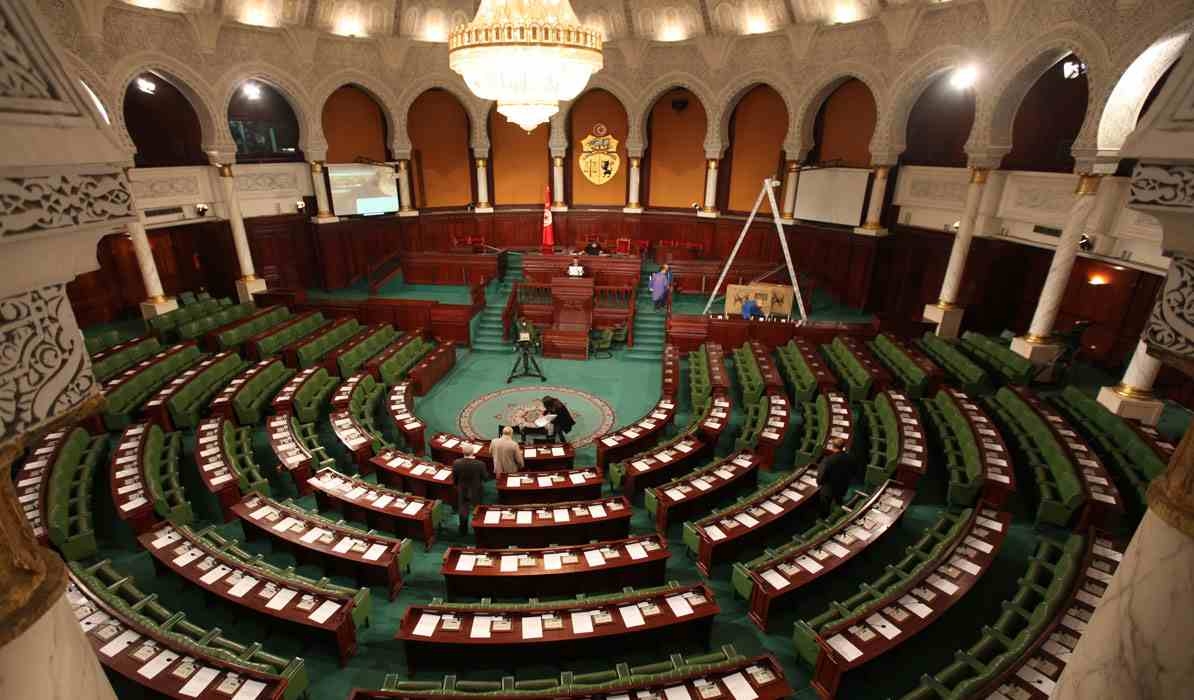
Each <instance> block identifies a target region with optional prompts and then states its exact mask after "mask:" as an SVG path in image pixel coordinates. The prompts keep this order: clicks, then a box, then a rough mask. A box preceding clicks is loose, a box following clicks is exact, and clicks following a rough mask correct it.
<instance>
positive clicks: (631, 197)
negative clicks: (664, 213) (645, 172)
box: [622, 156, 643, 214]
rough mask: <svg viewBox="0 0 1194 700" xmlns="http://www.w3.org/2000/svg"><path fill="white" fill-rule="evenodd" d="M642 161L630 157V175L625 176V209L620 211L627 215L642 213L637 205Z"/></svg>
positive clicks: (639, 158) (641, 208)
mask: <svg viewBox="0 0 1194 700" xmlns="http://www.w3.org/2000/svg"><path fill="white" fill-rule="evenodd" d="M642 167H643V159H642V158H641V157H639V156H630V173H629V174H628V175H627V177H626V179H627V187H626V207H625V208H624V209H623V210H622V211H624V212H626V213H627V214H641V213H643V205H642V204H640V203H639V201H638V199H639V183H640V182H641V179H642V177H641V176H642Z"/></svg>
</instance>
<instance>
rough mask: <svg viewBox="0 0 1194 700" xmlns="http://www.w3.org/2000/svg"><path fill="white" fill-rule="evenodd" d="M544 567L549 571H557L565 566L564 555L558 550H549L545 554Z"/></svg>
mask: <svg viewBox="0 0 1194 700" xmlns="http://www.w3.org/2000/svg"><path fill="white" fill-rule="evenodd" d="M543 568H544V569H547V570H548V571H556V570H558V569H562V568H564V555H563V554H559V553H556V552H549V553H547V554H544V555H543Z"/></svg>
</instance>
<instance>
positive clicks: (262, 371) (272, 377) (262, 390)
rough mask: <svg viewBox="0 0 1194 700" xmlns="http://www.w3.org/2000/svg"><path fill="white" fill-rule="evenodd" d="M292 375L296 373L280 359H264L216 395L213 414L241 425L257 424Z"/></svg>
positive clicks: (213, 400) (212, 403)
mask: <svg viewBox="0 0 1194 700" xmlns="http://www.w3.org/2000/svg"><path fill="white" fill-rule="evenodd" d="M293 376H294V370H292V369H290V368H289V367H287V366H286V365H284V364H282V362H281V361H280V360H276V359H268V360H262V361H260V362H258V363H257V364H255V365H252V366H250V367H249V368H248V369H246V370H245V371H244V372H242V373H241V374H240V376H238V377H237V378H235V379H233V380H232V381H230V382H228V386H226V387H224V388H223V389H222V390H221V391H220V393H219V394H216V397H215V398H214V399H212V401H211V415H212V416H216V417H219V418H227V419H229V420H235V421H236V422H237V423H240V424H241V425H257V424H258V423H260V422H261V419H262V418H263V417H264V415H265V407H266V406H268V405H269V404H270V402H271V401H272V400H273V398H274V395H275V394H276V393H277V392H278V391H279V390H280V389H281V388H282V385H284V384H286V382H288V381H290V379H291V378H292V377H293Z"/></svg>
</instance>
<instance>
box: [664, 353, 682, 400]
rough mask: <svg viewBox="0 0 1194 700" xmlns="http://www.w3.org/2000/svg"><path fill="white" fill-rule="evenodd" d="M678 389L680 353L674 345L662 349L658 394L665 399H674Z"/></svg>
mask: <svg viewBox="0 0 1194 700" xmlns="http://www.w3.org/2000/svg"><path fill="white" fill-rule="evenodd" d="M679 387H680V351H679V350H678V349H677V348H676V346H675V345H668V346H666V347H664V349H663V372H662V373H661V376H660V387H659V393H660V395H661V396H662V397H663V398H665V399H674V398H675V397H676V391H677V390H678V389H679Z"/></svg>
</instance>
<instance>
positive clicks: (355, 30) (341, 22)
mask: <svg viewBox="0 0 1194 700" xmlns="http://www.w3.org/2000/svg"><path fill="white" fill-rule="evenodd" d="M332 33H334V34H339V35H340V36H361V37H363V36H365V27H364V25H363V24H361V19H360V18H359V17H356V16H348V15H346V16H344V17H341V18H340V19H338V20H336V26H335V28H334V29H332Z"/></svg>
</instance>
